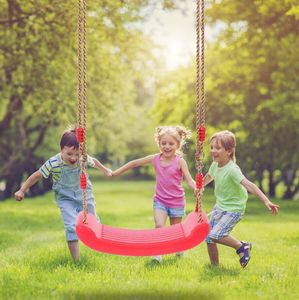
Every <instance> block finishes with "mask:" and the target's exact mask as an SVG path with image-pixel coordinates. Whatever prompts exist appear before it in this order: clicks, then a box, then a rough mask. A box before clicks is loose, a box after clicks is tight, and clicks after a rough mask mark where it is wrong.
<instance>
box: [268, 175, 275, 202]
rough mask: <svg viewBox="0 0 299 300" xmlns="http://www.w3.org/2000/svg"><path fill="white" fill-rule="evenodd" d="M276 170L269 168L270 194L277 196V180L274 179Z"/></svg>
mask: <svg viewBox="0 0 299 300" xmlns="http://www.w3.org/2000/svg"><path fill="white" fill-rule="evenodd" d="M273 177H274V172H273V170H272V169H269V196H270V197H275V194H276V193H275V188H276V182H275V181H274V178H273Z"/></svg>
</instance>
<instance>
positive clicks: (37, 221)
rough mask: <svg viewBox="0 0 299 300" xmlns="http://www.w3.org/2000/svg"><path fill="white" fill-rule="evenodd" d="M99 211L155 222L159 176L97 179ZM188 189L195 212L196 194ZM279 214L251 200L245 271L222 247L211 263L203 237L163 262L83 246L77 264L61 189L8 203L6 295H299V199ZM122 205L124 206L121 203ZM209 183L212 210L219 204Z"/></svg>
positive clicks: (4, 208) (2, 236)
mask: <svg viewBox="0 0 299 300" xmlns="http://www.w3.org/2000/svg"><path fill="white" fill-rule="evenodd" d="M93 185H94V189H95V196H96V199H97V211H98V213H99V215H100V217H101V220H102V222H103V223H105V224H109V225H112V226H121V227H128V228H152V227H153V224H154V222H153V216H152V195H153V187H154V182H138V183H136V182H125V181H123V182H122V181H116V182H113V181H112V182H94V184H93ZM186 191H187V195H188V197H187V210H188V211H190V210H192V209H193V208H194V199H193V196H192V194H191V192H190V191H189V190H186ZM278 203H279V204H280V205H281V206H282V209H281V211H280V214H279V215H278V216H276V217H273V216H271V215H270V214H269V213H268V212H267V211H266V209H265V208H264V207H263V206H262V204H261V203H260V202H259V201H258V200H256V199H250V200H249V201H248V208H247V212H246V215H245V217H244V218H243V220H242V221H241V222H240V224H238V225H237V226H236V228H235V230H234V232H233V234H234V236H236V237H237V238H240V239H246V240H250V241H252V242H253V250H252V259H251V261H250V263H249V265H248V266H247V267H246V269H245V270H243V269H241V267H240V265H239V262H238V257H237V256H236V254H235V252H234V250H232V249H230V248H227V247H225V246H221V245H220V246H219V252H220V262H221V264H220V266H219V267H211V266H210V264H209V258H208V254H207V251H206V245H205V244H204V243H203V244H201V245H199V246H198V247H196V248H194V249H192V250H190V251H187V252H186V253H185V256H184V257H182V258H181V259H177V258H175V257H174V255H166V256H165V257H164V261H163V263H162V264H161V265H157V264H155V263H153V262H152V261H151V258H150V257H123V256H114V255H107V254H103V253H98V252H94V251H92V250H90V249H88V248H86V247H85V246H84V245H82V244H81V251H82V259H81V261H80V262H79V263H73V262H72V260H71V258H70V255H69V252H68V249H67V245H66V243H65V238H64V231H63V224H62V221H61V219H60V214H59V210H58V208H57V207H56V203H55V201H54V200H53V194H52V193H48V194H47V195H46V196H44V197H37V198H36V199H35V200H30V199H25V200H24V201H23V202H21V203H20V202H16V201H13V200H9V201H6V202H2V203H0V219H1V223H0V299H23V300H24V299H26V300H27V299H28V300H29V299H54V298H55V299H105V300H106V299H113V300H114V299H122V300H125V299H126V300H129V299H142V300H144V299H165V300H166V299H178V300H179V299H194V300H195V299H213V300H214V299H215V300H216V299H217V300H218V299H219V300H220V299H222V300H226V299H227V300H230V299H240V295H242V296H241V298H242V299H244V300H247V299H248V300H249V299H263V300H266V299H267V300H268V299H277V300H280V299H281V300H283V299H288V300H295V299H297V298H298V297H297V296H298V293H299V289H298V270H299V269H298V268H299V265H298V262H299V257H298V230H297V228H298V213H299V203H298V202H294V203H289V202H282V201H279V200H278ZM120 204H121V205H120ZM213 204H214V197H213V196H212V191H210V190H209V189H208V188H207V189H206V190H205V195H204V208H205V209H206V211H207V212H209V211H210V210H211V209H212V206H213Z"/></svg>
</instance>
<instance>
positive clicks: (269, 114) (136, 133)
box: [0, 0, 299, 199]
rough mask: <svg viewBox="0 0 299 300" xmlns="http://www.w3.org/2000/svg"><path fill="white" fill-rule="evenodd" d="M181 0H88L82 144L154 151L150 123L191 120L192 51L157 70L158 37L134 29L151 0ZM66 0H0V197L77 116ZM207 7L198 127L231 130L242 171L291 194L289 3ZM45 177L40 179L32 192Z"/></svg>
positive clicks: (123, 155)
mask: <svg viewBox="0 0 299 300" xmlns="http://www.w3.org/2000/svg"><path fill="white" fill-rule="evenodd" d="M184 2H186V1H170V0H167V1H166V0H164V1H162V0H160V1H159V0H156V1H149V0H143V1H139V0H138V1H137V0H130V1H129V0H128V1H120V0H119V1H118V0H115V1H114V0H106V1H101V2H100V4H99V2H98V1H92V0H90V1H88V37H87V38H88V57H87V64H88V122H87V123H88V136H87V140H88V150H89V153H90V154H92V155H94V156H96V157H98V158H99V159H101V160H102V161H103V162H104V163H108V164H110V165H111V166H112V167H114V166H117V165H119V164H121V163H123V162H125V161H127V160H129V159H133V158H136V157H140V156H144V155H147V154H149V153H153V152H154V151H157V148H156V146H155V145H154V139H153V133H154V127H155V126H157V125H160V124H182V125H184V126H187V127H190V128H192V129H193V130H194V124H195V120H194V117H195V114H194V108H195V62H194V61H193V63H192V64H190V65H189V66H185V67H179V68H177V69H176V70H174V71H168V72H164V73H163V74H164V75H163V76H160V74H161V72H160V71H161V69H163V62H162V61H161V60H159V59H158V58H157V57H156V56H155V55H154V52H155V49H157V47H158V46H157V45H156V44H155V43H154V42H153V39H152V38H151V37H150V36H147V35H145V33H144V32H143V31H142V30H141V29H140V27H141V26H142V22H143V20H144V19H146V17H147V16H148V15H150V14H151V11H152V9H153V8H154V7H155V6H157V5H160V6H162V7H163V8H164V9H169V10H175V9H182V8H181V6H182V4H183V3H184ZM76 5H77V4H76V1H75V0H72V1H61V0H52V1H49V0H43V1H39V2H38V3H36V2H34V1H25V0H6V1H3V0H2V1H0V8H1V9H0V66H1V68H0V74H1V81H0V101H1V105H0V135H1V139H0V183H1V187H0V189H2V190H3V195H2V197H3V198H7V197H10V196H11V195H12V194H13V192H14V191H15V190H16V189H17V188H18V187H19V185H20V184H21V182H22V180H24V179H25V178H26V177H27V176H28V175H29V174H30V173H32V172H33V171H34V170H36V169H37V168H38V167H39V166H40V165H41V163H42V162H43V161H45V159H47V158H48V157H50V156H52V155H54V154H55V153H57V152H59V139H60V134H61V132H62V131H63V130H64V129H65V127H67V125H68V124H71V123H75V122H76V110H77V101H76V97H77V95H76V83H77V78H76V77H77V75H76V74H77V70H76V64H77V57H76V44H77V40H76V26H77V25H76V22H77V7H76ZM194 13H195V11H194ZM206 15H207V18H206V22H207V26H217V25H219V24H220V26H219V28H221V31H220V32H219V33H218V35H217V37H216V38H214V39H212V40H211V39H210V40H209V41H208V42H207V44H206V99H207V124H208V136H210V135H211V134H212V133H213V132H214V131H215V130H221V129H230V130H232V131H234V132H235V133H236V135H237V140H238V148H237V158H238V162H239V164H240V165H241V167H242V169H243V170H244V172H245V173H248V175H251V174H252V175H254V177H255V178H257V180H258V182H259V184H260V187H261V188H263V189H264V190H265V191H266V192H268V193H269V194H270V196H274V195H275V193H276V187H277V185H278V184H280V185H283V186H284V195H283V196H284V197H285V198H289V199H291V198H294V195H295V194H296V193H297V192H298V189H299V178H298V177H299V176H298V173H299V171H298V167H299V166H298V161H299V159H298V158H299V157H298V156H299V151H298V150H299V147H298V146H299V145H298V143H299V142H298V140H299V139H298V133H299V106H298V96H299V94H298V87H299V82H298V80H299V79H298V71H299V62H298V49H299V35H298V28H299V26H298V20H299V8H298V3H297V1H295V0H293V1H292V0H282V1H274V0H267V1H260V0H255V1H252V0H244V1H229V0H222V1H219V0H217V1H216V0H215V1H209V2H208V3H207V10H206ZM140 25H141V26H140ZM190 30H195V29H194V28H190ZM165 73H166V75H165ZM194 140H195V139H193V142H192V141H191V142H190V143H189V145H188V153H189V155H188V161H189V166H194V155H193V153H194ZM207 152H208V145H207V149H206V153H207ZM207 163H209V161H207ZM140 172H142V171H141V170H135V173H136V174H135V175H138V176H140ZM146 172H147V171H146ZM249 177H251V176H249ZM265 183H266V184H265ZM49 188H50V182H49V181H44V182H43V183H41V184H40V185H36V186H35V187H33V188H32V189H31V195H35V194H39V193H42V192H44V191H46V190H48V189H49Z"/></svg>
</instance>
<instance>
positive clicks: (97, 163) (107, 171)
mask: <svg viewBox="0 0 299 300" xmlns="http://www.w3.org/2000/svg"><path fill="white" fill-rule="evenodd" d="M92 160H93V161H94V163H95V167H96V168H97V169H99V170H101V171H103V173H104V174H105V175H106V176H109V177H110V176H112V170H111V169H109V168H106V167H105V166H104V165H103V164H102V163H101V162H100V161H99V160H97V159H96V158H92Z"/></svg>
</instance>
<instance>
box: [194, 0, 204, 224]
mask: <svg viewBox="0 0 299 300" xmlns="http://www.w3.org/2000/svg"><path fill="white" fill-rule="evenodd" d="M204 10H205V2H204V0H197V2H196V132H197V143H196V152H195V161H196V169H197V176H199V177H200V176H201V177H200V178H199V179H200V180H201V183H199V184H198V180H196V181H197V182H196V183H197V192H196V195H195V197H196V207H195V211H196V212H198V213H199V214H198V221H199V222H201V221H202V207H201V198H202V193H201V189H199V187H201V185H202V169H203V152H204V151H203V143H204V138H203V137H202V132H201V131H202V130H203V131H204V137H205V85H204V84H205V82H204V81H205V68H204V67H205V65H204V54H205V53H204V38H205V36H204V31H205V27H204V17H205V16H204ZM198 185H199V186H198Z"/></svg>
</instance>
